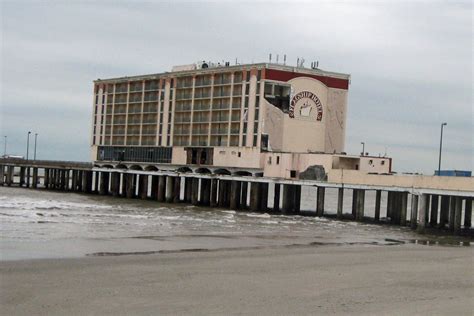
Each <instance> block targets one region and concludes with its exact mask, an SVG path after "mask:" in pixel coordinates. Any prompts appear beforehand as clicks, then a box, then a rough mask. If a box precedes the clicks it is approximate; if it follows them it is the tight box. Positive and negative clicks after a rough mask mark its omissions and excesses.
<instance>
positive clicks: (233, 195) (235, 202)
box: [230, 180, 242, 210]
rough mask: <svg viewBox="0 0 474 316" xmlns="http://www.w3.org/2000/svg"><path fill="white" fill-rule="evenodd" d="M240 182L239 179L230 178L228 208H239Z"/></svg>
mask: <svg viewBox="0 0 474 316" xmlns="http://www.w3.org/2000/svg"><path fill="white" fill-rule="evenodd" d="M241 188H242V184H241V182H240V181H235V180H232V181H231V183H230V208H231V209H233V210H237V209H239V208H240V190H241Z"/></svg>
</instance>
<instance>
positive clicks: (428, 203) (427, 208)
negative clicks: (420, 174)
mask: <svg viewBox="0 0 474 316" xmlns="http://www.w3.org/2000/svg"><path fill="white" fill-rule="evenodd" d="M430 206H431V195H430V194H427V195H426V206H425V225H426V226H429V224H430Z"/></svg>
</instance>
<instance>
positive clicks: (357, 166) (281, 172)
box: [92, 62, 391, 179]
mask: <svg viewBox="0 0 474 316" xmlns="http://www.w3.org/2000/svg"><path fill="white" fill-rule="evenodd" d="M349 83H350V76H349V75H347V74H341V73H334V72H327V71H323V70H320V69H318V68H311V69H308V68H304V67H301V66H300V67H290V66H286V65H281V64H268V63H259V64H249V65H235V66H230V65H229V63H224V64H223V65H222V66H221V65H215V64H212V63H206V62H201V63H196V64H191V65H185V66H177V67H173V70H172V71H171V72H165V73H160V74H151V75H143V76H135V77H122V78H114V79H106V80H101V79H99V80H96V81H95V85H94V112H93V113H94V114H93V126H92V159H93V160H94V161H95V163H96V164H97V165H107V164H108V165H112V166H114V165H118V164H120V165H123V166H130V165H137V166H141V167H142V168H143V167H147V166H155V168H159V169H160V168H165V169H178V168H183V167H185V166H186V168H191V169H192V168H193V167H195V168H200V169H201V170H202V169H203V168H204V169H208V170H209V171H212V170H219V171H220V172H229V173H231V172H240V174H242V173H243V172H247V173H251V174H254V175H264V176H269V177H282V178H315V177H316V178H318V179H321V178H324V177H325V175H326V174H327V173H328V172H329V171H330V170H331V169H350V170H360V171H361V172H365V173H389V172H391V159H390V158H386V157H369V156H349V155H346V154H345V153H344V142H345V129H346V115H347V97H348V89H349Z"/></svg>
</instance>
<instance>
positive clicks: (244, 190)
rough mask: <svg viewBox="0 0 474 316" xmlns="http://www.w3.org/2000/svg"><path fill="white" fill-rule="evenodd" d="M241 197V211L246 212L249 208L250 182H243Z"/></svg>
mask: <svg viewBox="0 0 474 316" xmlns="http://www.w3.org/2000/svg"><path fill="white" fill-rule="evenodd" d="M240 190H241V195H240V209H242V210H245V209H247V208H248V205H247V204H248V203H247V199H248V190H249V183H248V182H246V181H245V182H242V183H241V188H240Z"/></svg>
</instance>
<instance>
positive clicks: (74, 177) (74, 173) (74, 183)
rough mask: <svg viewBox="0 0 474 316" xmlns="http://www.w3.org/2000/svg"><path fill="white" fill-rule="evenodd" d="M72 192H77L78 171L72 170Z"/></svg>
mask: <svg viewBox="0 0 474 316" xmlns="http://www.w3.org/2000/svg"><path fill="white" fill-rule="evenodd" d="M71 173H72V174H71V191H73V192H74V191H77V170H74V169H72V172H71Z"/></svg>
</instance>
